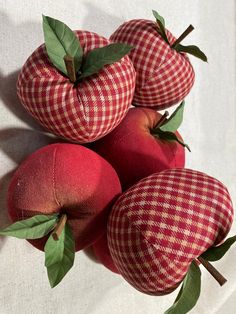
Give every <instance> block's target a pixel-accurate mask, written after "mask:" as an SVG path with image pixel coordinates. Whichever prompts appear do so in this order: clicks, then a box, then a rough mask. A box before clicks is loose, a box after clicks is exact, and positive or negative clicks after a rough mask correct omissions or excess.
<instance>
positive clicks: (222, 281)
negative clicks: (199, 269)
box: [198, 256, 227, 286]
mask: <svg viewBox="0 0 236 314" xmlns="http://www.w3.org/2000/svg"><path fill="white" fill-rule="evenodd" d="M198 260H199V262H200V263H201V264H202V265H203V266H204V267H205V268H206V269H207V270H208V271H209V273H210V274H211V275H212V276H213V277H214V278H215V280H216V281H217V282H218V283H219V284H220V285H221V286H223V285H224V284H225V283H226V281H227V279H226V278H225V277H224V276H223V275H222V274H221V273H220V272H219V271H218V270H217V269H216V268H215V267H214V266H213V265H212V264H211V263H209V261H207V260H205V259H204V258H203V257H201V256H199V257H198Z"/></svg>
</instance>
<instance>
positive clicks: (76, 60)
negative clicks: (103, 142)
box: [17, 16, 136, 143]
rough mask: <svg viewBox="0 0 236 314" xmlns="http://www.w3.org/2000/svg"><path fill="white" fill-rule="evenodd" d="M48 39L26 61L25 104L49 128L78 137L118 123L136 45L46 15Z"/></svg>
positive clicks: (130, 88) (82, 139) (128, 93)
mask: <svg viewBox="0 0 236 314" xmlns="http://www.w3.org/2000/svg"><path fill="white" fill-rule="evenodd" d="M43 29H44V38H45V44H43V45H41V46H40V47H38V48H37V49H36V50H35V51H34V52H33V53H32V55H31V56H30V57H29V58H28V60H27V61H26V63H25V64H24V66H23V68H22V70H21V72H20V74H19V78H18V82H17V93H18V96H19V99H20V101H21V103H22V105H23V106H24V107H25V109H26V110H27V111H28V112H29V113H30V114H31V115H32V116H33V117H34V118H35V119H36V120H37V121H38V122H39V123H40V124H41V125H42V126H44V127H45V128H46V129H47V130H49V131H50V132H52V133H53V134H56V135H58V136H60V137H63V138H65V139H68V140H70V141H74V142H78V143H87V142H91V141H94V140H95V139H98V138H100V137H102V136H104V135H105V134H107V133H108V132H110V131H111V130H112V129H114V128H115V127H116V126H117V125H118V124H119V123H120V122H121V120H122V119H123V118H124V116H125V114H126V112H127V110H128V108H129V107H130V105H131V102H132V98H133V94H134V88H135V76H136V74H135V70H134V67H133V65H132V62H131V61H130V59H129V57H128V56H127V55H126V54H127V53H128V52H129V51H130V49H132V47H130V46H128V45H124V44H119V43H118V44H112V43H110V42H109V40H107V39H105V38H104V37H101V36H99V35H97V34H95V33H93V32H88V31H83V30H78V31H75V32H73V31H72V30H71V29H70V28H69V27H68V26H67V25H65V24H64V23H62V22H60V21H58V20H55V19H53V18H50V17H46V16H44V17H43Z"/></svg>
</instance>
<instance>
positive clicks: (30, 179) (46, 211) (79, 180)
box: [0, 144, 121, 286]
mask: <svg viewBox="0 0 236 314" xmlns="http://www.w3.org/2000/svg"><path fill="white" fill-rule="evenodd" d="M120 193H121V187H120V182H119V179H118V176H117V174H116V172H115V170H114V169H113V168H112V167H111V166H110V164H109V163H108V162H107V161H106V160H104V159H103V158H102V157H100V156H99V155H97V154H96V153H95V152H93V151H91V150H89V149H88V148H86V147H83V146H81V145H75V144H53V145H49V146H46V147H44V148H42V149H40V150H38V151H36V152H35V153H33V154H32V155H30V156H29V157H28V158H27V159H26V160H25V162H24V163H23V164H22V165H21V166H20V167H19V168H18V169H17V171H16V172H15V174H14V176H13V178H12V180H11V183H10V186H9V191H8V212H9V216H10V218H11V220H12V221H13V222H14V223H16V225H15V224H13V225H11V226H9V227H7V229H4V230H5V231H4V232H3V231H2V232H0V234H5V235H13V236H16V237H20V238H25V239H28V241H29V242H30V243H31V244H32V245H33V246H35V247H36V248H38V249H40V250H42V251H45V250H47V254H46V251H45V254H46V255H49V254H52V259H53V263H54V262H55V261H54V258H53V254H54V253H55V252H54V251H55V250H57V247H56V245H57V241H54V240H53V239H52V234H51V232H52V231H53V229H54V231H55V227H56V228H58V227H59V228H61V224H59V220H60V221H61V220H62V221H61V223H62V224H63V225H62V227H63V226H64V225H65V223H66V227H65V228H66V229H65V228H64V229H63V228H62V229H63V230H61V231H63V232H64V234H63V235H62V236H61V238H60V239H61V242H62V243H61V244H58V245H59V248H58V249H61V247H62V248H63V246H64V245H68V246H69V247H65V250H62V253H63V252H64V253H63V254H65V264H66V263H67V257H68V256H67V255H69V256H71V255H72V254H74V252H75V251H78V250H81V249H84V248H85V247H87V246H90V245H91V244H92V243H93V242H95V241H96V240H97V239H99V237H101V236H102V235H103V233H104V230H105V229H106V226H107V219H108V214H109V210H110V208H111V206H112V204H113V202H114V201H115V199H116V198H117V197H118V195H119V194H120ZM29 218H31V220H29V221H28V220H27V219H29ZM65 218H66V219H65ZM26 220H27V221H26ZM70 230H71V231H70ZM53 235H54V236H55V233H54V234H53ZM56 235H57V234H56ZM59 243H60V242H59ZM73 243H74V244H73ZM45 248H46V249H45ZM62 253H61V254H62ZM63 254H62V255H61V258H62V257H63V256H64V255H63ZM59 257H60V256H59ZM54 264H55V263H54ZM59 264H60V263H59ZM63 265H64V264H63ZM49 266H50V265H49ZM64 266H65V265H64ZM54 267H56V266H55V265H54ZM64 268H66V267H64ZM64 268H63V269H64ZM57 271H58V269H57V268H56V273H57ZM62 272H63V270H62ZM54 275H55V271H52V274H51V276H52V278H51V280H52V282H51V284H52V286H54V285H55V284H57V283H58V278H57V277H56V278H55V277H54ZM49 277H50V276H49ZM59 277H60V276H59ZM59 279H61V278H59ZM59 281H60V280H59Z"/></svg>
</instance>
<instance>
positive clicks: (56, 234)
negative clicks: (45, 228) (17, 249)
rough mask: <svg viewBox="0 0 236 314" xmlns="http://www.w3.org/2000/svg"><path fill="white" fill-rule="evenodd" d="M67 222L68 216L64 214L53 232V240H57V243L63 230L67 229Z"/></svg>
mask: <svg viewBox="0 0 236 314" xmlns="http://www.w3.org/2000/svg"><path fill="white" fill-rule="evenodd" d="M66 221H67V216H66V214H63V215H62V216H61V218H60V220H59V221H58V223H57V225H56V227H55V229H54V230H53V232H52V237H53V240H55V241H58V240H59V237H60V234H61V232H62V230H63V228H64V227H65V224H66Z"/></svg>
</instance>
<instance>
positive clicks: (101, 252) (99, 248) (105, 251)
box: [91, 232, 120, 274]
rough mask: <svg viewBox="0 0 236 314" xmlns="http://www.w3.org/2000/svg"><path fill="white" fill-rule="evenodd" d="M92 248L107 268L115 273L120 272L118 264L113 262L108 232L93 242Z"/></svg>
mask: <svg viewBox="0 0 236 314" xmlns="http://www.w3.org/2000/svg"><path fill="white" fill-rule="evenodd" d="M91 249H92V251H93V253H94V255H95V257H96V259H97V260H98V261H99V262H100V263H102V264H103V265H104V266H105V267H106V268H108V269H109V270H110V271H112V272H113V273H117V274H120V272H119V270H118V269H117V267H116V265H115V264H114V262H113V259H112V257H111V253H110V251H109V247H108V243H107V232H106V233H105V234H104V235H103V236H102V237H101V238H100V239H98V240H97V241H96V242H94V243H93V245H92V246H91Z"/></svg>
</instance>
